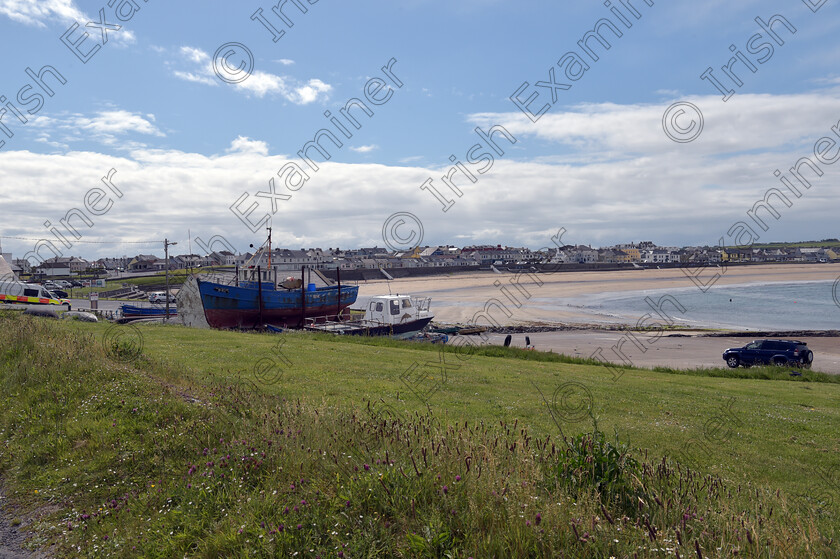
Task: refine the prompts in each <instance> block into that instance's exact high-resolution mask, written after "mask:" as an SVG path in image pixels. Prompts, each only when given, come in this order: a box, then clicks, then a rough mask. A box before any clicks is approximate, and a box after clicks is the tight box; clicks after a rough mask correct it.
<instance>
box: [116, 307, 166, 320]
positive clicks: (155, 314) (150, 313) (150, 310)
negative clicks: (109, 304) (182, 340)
mask: <svg viewBox="0 0 840 559" xmlns="http://www.w3.org/2000/svg"><path fill="white" fill-rule="evenodd" d="M120 311H121V312H122V316H123V318H130V319H139V318H164V317H165V316H166V307H165V306H156V307H135V306H134V305H121V306H120ZM169 316H178V309H177V307H175V306H174V305H170V307H169Z"/></svg>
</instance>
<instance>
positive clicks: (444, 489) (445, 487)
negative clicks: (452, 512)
mask: <svg viewBox="0 0 840 559" xmlns="http://www.w3.org/2000/svg"><path fill="white" fill-rule="evenodd" d="M447 493H449V486H448V485H444V486H443V494H444V495H446V494H447Z"/></svg>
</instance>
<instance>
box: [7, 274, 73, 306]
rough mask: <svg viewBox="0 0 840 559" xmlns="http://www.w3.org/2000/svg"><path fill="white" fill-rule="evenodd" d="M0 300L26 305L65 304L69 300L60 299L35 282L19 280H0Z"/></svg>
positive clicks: (68, 303) (67, 303)
mask: <svg viewBox="0 0 840 559" xmlns="http://www.w3.org/2000/svg"><path fill="white" fill-rule="evenodd" d="M0 302H2V303H23V304H26V305H67V308H68V309H69V308H70V301H68V300H67V299H61V298H60V297H58V296H57V295H55V294H54V293H52V292H50V291H49V290H48V289H47V288H46V287H43V286H40V285H38V284H37V283H22V282H19V281H10V280H5V281H0Z"/></svg>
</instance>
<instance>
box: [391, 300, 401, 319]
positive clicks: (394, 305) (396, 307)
mask: <svg viewBox="0 0 840 559" xmlns="http://www.w3.org/2000/svg"><path fill="white" fill-rule="evenodd" d="M391 314H392V315H394V316H396V315H398V314H400V302H399V301H391Z"/></svg>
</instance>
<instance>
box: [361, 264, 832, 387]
mask: <svg viewBox="0 0 840 559" xmlns="http://www.w3.org/2000/svg"><path fill="white" fill-rule="evenodd" d="M720 271H721V270H720V269H718V268H716V267H711V268H708V269H706V270H705V271H704V273H703V274H702V275H700V276H699V277H700V278H701V279H702V280H703V281H704V282H706V281H708V280H709V279H710V278H711V277H712V276H713V275H714V274H715V273H720ZM838 276H840V264H788V265H772V264H769V265H760V266H739V267H728V268H726V269H725V272H723V273H722V275H721V277H720V278H719V279H718V280H717V281H716V282H715V285H716V286H721V285H744V284H755V283H773V282H778V283H788V282H800V281H832V280H835V279H836V278H838ZM512 281H514V282H515V283H517V284H518V286H519V287H517V286H515V285H513V283H511V282H512ZM538 281H539V282H542V285H539V283H538ZM389 288H390V291H391V292H392V293H405V294H410V295H413V296H420V297H431V298H432V307H431V308H432V311H433V312H434V314H435V321H436V322H439V323H450V324H455V323H460V324H483V325H491V324H492V321H491V320H488V315H486V314H482V311H483V310H484V308H485V304H487V302H488V301H497V302H500V303H501V304H502V305H504V309H502V308H501V307H499V306H496V305H494V306H492V307H491V308H490V315H491V316H492V319H493V320H495V321H496V322H497V323H498V324H501V325H503V326H514V325H520V326H521V325H535V324H552V325H570V326H576V327H578V328H580V329H576V330H570V331H554V332H539V333H531V334H528V336H529V337H530V340H531V343H532V344H533V345H535V346H536V349H537V350H538V351H540V350H541V351H548V350H551V351H554V352H558V353H564V354H567V355H574V356H579V357H590V356H592V355H593V353H595V352H596V351H598V350H599V349H600V350H602V355H603V359H605V360H608V361H612V362H621V361H625V362H627V360H629V362H631V363H632V364H633V365H636V366H640V367H656V366H670V367H679V368H694V367H704V366H708V367H719V366H722V365H724V362H723V359H722V358H721V354H722V353H723V350H724V349H726V348H729V347H740V346H743V345H745V344H746V343H747V342H749V341H750V339H751V338H743V337H732V338H719V337H715V338H711V337H703V336H700V335H697V333H691V332H686V333H684V334H682V335H679V336H673V337H672V336H669V334H672V333H673V332H668V333H664V335H662V336H660V337H657V334H658V332H655V333H653V334H642V333H639V334H634V335H636V336H638V337H639V338H638V340H637V342H638V343H636V344H634V343H632V342H630V341H628V340H626V339H625V343H624V344H623V353H624V356H623V358H622V357H620V356H618V355H617V354H616V353H615V352H613V351H612V350H611V348H612V347H613V346H615V344H617V343H619V342H620V341H621V339H622V337H625V336H626V334H625V333H624V332H621V331H608V330H604V329H600V328H598V326H605V325H616V324H626V325H634V324H635V323H636V320H637V318H638V317H627V318H621V317H616V316H609V315H608V314H605V313H603V312H601V313H593V312H592V311H591V310H588V309H585V308H582V307H583V305H577V306H576V304H575V300H576V298H577V299H579V300H583V299H585V298H586V297H588V296H592V295H599V294H604V293H621V292H628V291H647V290H652V293H650V296H651V297H652V298H653V299H657V300H658V298H659V297H661V296H663V295H665V294H668V293H669V290H680V289H686V288H694V289H697V288H696V287H695V286H694V283H692V281H691V280H690V279H689V278H688V277H687V276H686V274H685V273H683V271H682V270H680V269H662V270H660V269H644V270H628V271H620V272H618V271H612V272H568V273H566V272H558V273H554V274H539V275H536V276H534V275H523V276H521V277H519V278H518V280H516V279H515V277H514V275H513V274H510V273H506V274H497V273H494V272H479V273H470V274H463V275H449V276H439V277H429V278H410V279H397V280H394V281H391V282H386V281H384V280H382V281H379V280H377V281H373V282H367V283H364V282H363V283H360V290H359V295H360V300H362V301H363V300H364V298H365V297H369V296H372V295H380V294H387V293H388V292H389ZM552 300H562V301H563V304H562V305H557V304H556V301H555V304H549V303H550V302H552ZM517 303H518V304H519V306H517ZM506 311H507V312H506ZM837 312H838V319H840V308H838V309H837ZM477 313H478V314H477ZM508 313H509V315H508ZM587 327H590V328H587ZM838 327H840V320H838ZM743 330H748V329H746V328H745V329H743ZM504 337H505V336H504V335H502V334H489V335H488V336H487V339H486V341H485V343H491V344H500V345H501V344H502V343H503V340H504ZM798 338H799V339H802V341H805V342H806V343H808V346H809V347H811V348H812V350H813V351H814V353H815V356H816V359H815V363H814V370H818V371H823V372H828V373H834V374H840V344H838V343H837V341H838V339H837V338H836V337H801V336H800V337H798ZM476 341H477V342H479V341H480V340H478V338H476ZM512 345H513V346H517V347H524V346H525V334H514V335H513V342H512Z"/></svg>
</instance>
